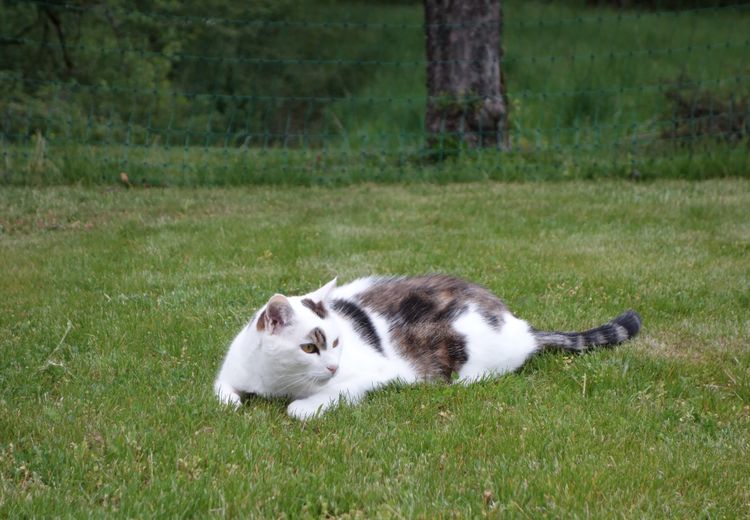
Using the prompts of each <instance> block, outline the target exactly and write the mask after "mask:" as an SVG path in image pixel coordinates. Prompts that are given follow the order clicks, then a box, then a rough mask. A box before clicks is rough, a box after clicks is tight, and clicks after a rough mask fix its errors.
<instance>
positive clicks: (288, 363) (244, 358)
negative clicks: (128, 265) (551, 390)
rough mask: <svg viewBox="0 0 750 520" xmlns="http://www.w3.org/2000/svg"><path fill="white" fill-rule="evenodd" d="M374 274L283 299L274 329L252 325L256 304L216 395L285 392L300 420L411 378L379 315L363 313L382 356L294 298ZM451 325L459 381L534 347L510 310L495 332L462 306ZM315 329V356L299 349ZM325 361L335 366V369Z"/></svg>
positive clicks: (502, 369) (345, 291)
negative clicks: (323, 344)
mask: <svg viewBox="0 0 750 520" xmlns="http://www.w3.org/2000/svg"><path fill="white" fill-rule="evenodd" d="M375 280H376V279H373V278H363V279H360V280H356V281H354V282H352V283H350V284H347V285H345V286H343V287H339V288H336V286H335V284H336V280H335V279H334V280H332V281H331V282H329V283H328V284H326V285H325V286H323V287H321V288H320V289H318V290H317V291H315V292H313V293H310V294H309V295H305V296H303V297H290V298H288V299H287V301H288V302H289V304H290V305H291V308H292V310H293V311H294V318H293V320H291V322H290V323H289V324H287V325H286V326H284V327H283V328H282V329H280V330H279V331H277V332H276V333H270V332H269V330H268V329H266V330H262V331H258V330H257V324H258V320H259V319H261V313H262V311H264V310H265V309H266V308H267V306H268V305H266V306H265V307H263V308H262V309H261V311H259V312H258V314H257V315H256V317H255V318H254V319H253V320H252V322H251V323H249V324H248V325H247V326H246V327H245V328H244V329H242V331H241V332H240V333H239V334H238V336H237V337H236V338H235V339H234V341H233V342H232V344H231V345H230V347H229V351H228V352H227V354H226V357H225V359H224V363H223V365H222V367H221V370H220V371H219V374H218V377H217V378H216V382H215V383H214V392H215V394H216V396H217V398H218V399H219V400H220V401H221V402H222V403H225V404H228V405H233V406H237V405H239V404H240V402H241V394H242V393H254V394H259V395H262V396H266V397H276V396H283V397H290V398H292V399H293V400H292V402H291V403H290V404H289V406H288V408H287V412H288V413H289V415H290V416H292V417H295V418H298V419H308V418H310V417H313V416H315V415H317V414H320V413H322V412H323V411H325V410H326V409H328V408H330V407H332V406H334V405H336V404H337V403H338V402H339V401H340V400H343V401H346V402H348V403H352V404H354V403H357V402H358V401H360V400H361V399H362V397H364V396H365V394H366V393H367V392H369V391H372V390H374V389H376V388H379V387H382V386H384V385H387V384H388V383H390V382H393V381H396V380H399V381H403V382H406V383H413V382H416V381H417V380H418V379H419V377H418V374H417V371H416V370H415V369H414V367H412V366H411V364H410V362H409V361H408V360H407V359H404V358H403V357H401V355H400V354H399V352H398V350H397V349H396V348H395V346H394V345H393V344H392V343H391V340H390V334H389V326H388V324H387V322H386V320H385V319H384V318H383V317H381V316H378V315H376V314H372V313H369V314H368V315H369V316H370V319H371V321H372V323H373V325H374V327H375V329H376V331H377V333H378V335H379V336H380V340H381V346H382V348H383V351H384V354H385V355H383V354H381V353H379V352H377V351H376V350H375V349H374V348H373V347H372V346H371V345H369V344H367V343H365V342H363V341H362V340H361V338H360V337H359V335H358V334H357V333H356V332H355V331H354V330H353V328H352V326H351V325H350V323H349V321H348V320H346V319H344V318H342V317H341V316H339V315H338V314H337V313H335V312H333V311H332V310H331V309H330V306H329V307H328V317H327V318H326V319H324V320H321V319H320V318H319V317H318V316H316V315H315V314H314V313H313V312H312V311H311V310H310V309H308V308H307V307H305V306H304V305H302V303H301V301H302V299H303V298H311V299H313V300H314V301H321V300H323V301H326V300H332V299H336V298H347V299H352V298H353V297H354V296H356V295H357V294H358V293H361V292H362V291H364V290H366V289H367V288H369V287H370V286H371V285H372V284H373V283H374V281H375ZM453 326H454V328H455V330H456V331H457V332H458V333H460V334H462V335H463V336H464V337H465V338H466V352H467V354H468V361H467V362H466V363H465V364H464V365H463V366H462V367H461V369H460V371H459V374H458V375H459V379H460V381H462V382H465V383H470V382H472V381H476V380H478V379H480V378H483V377H488V376H494V375H499V374H503V373H506V372H508V371H512V370H515V369H517V368H519V367H520V366H521V365H522V364H523V363H524V361H526V359H528V357H529V356H530V355H531V354H532V353H533V352H534V351H535V349H536V343H535V340H534V337H533V336H532V334H531V331H530V328H529V325H528V324H527V323H526V322H525V321H523V320H520V319H518V318H516V317H515V316H513V315H512V314H510V313H505V314H504V315H503V324H502V326H501V327H500V328H499V330H497V329H495V328H492V327H491V326H490V325H489V324H488V323H487V322H486V321H485V320H484V319H483V318H482V316H481V315H480V313H479V312H477V310H476V309H474V308H471V307H470V308H469V310H468V311H467V312H465V313H463V314H461V315H460V316H459V318H458V319H456V321H455V322H454V324H453ZM315 327H320V328H321V329H322V330H323V331H324V333H325V335H326V338H327V340H328V348H326V349H325V350H321V352H320V354H307V353H305V352H303V351H302V350H301V348H300V345H301V344H302V343H305V339H304V338H305V337H306V335H307V334H309V332H310V331H311V330H312V329H313V328H315ZM334 339H338V340H339V345H338V347H336V348H333V347H332V342H333V340H334ZM327 367H337V369H336V372H335V375H331V371H330V370H329V369H328V368H327Z"/></svg>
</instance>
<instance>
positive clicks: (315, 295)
mask: <svg viewBox="0 0 750 520" xmlns="http://www.w3.org/2000/svg"><path fill="white" fill-rule="evenodd" d="M337 280H338V277H336V278H334V279H333V280H331V281H330V282H328V283H327V284H325V285H324V286H323V287H321V288H320V289H318V290H317V291H315V292H311V293H310V294H308V295H307V296H308V298H310V299H311V300H312V301H314V302H324V301H325V300H326V298H328V295H329V294H330V293H331V291H333V290H334V289H335V288H336V281H337Z"/></svg>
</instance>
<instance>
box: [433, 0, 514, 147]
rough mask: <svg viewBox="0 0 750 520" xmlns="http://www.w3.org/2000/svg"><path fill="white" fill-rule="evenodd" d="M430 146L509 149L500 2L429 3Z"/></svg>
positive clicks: (443, 0)
mask: <svg viewBox="0 0 750 520" xmlns="http://www.w3.org/2000/svg"><path fill="white" fill-rule="evenodd" d="M424 12H425V33H426V43H427V62H428V63H427V94H428V96H429V99H428V101H427V113H426V115H425V127H426V130H427V132H428V134H429V135H430V137H429V139H428V145H429V146H430V148H431V149H433V150H435V149H436V148H440V149H441V150H443V149H445V148H452V149H456V150H458V149H459V148H460V147H461V146H469V147H472V148H474V147H496V148H500V149H507V148H508V145H509V139H508V101H507V96H506V93H505V82H504V79H503V76H502V74H501V72H500V58H501V57H502V49H501V47H500V28H501V23H502V14H501V9H500V0H424Z"/></svg>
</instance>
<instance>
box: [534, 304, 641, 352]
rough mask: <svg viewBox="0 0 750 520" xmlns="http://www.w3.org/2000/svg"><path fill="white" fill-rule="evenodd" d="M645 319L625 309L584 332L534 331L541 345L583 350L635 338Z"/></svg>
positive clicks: (573, 350) (577, 350)
mask: <svg viewBox="0 0 750 520" xmlns="http://www.w3.org/2000/svg"><path fill="white" fill-rule="evenodd" d="M642 323H643V320H642V319H641V316H640V314H638V313H637V312H635V311H633V310H629V311H625V312H623V313H622V314H620V315H619V316H617V317H616V318H615V319H613V320H611V321H608V322H607V323H605V324H604V325H600V326H599V327H595V328H593V329H589V330H586V331H583V332H545V331H534V337H535V338H536V341H537V345H539V347H540V348H541V347H552V348H560V349H563V350H568V351H571V352H583V351H585V350H588V349H590V348H592V347H610V346H614V345H619V344H620V343H623V342H624V341H627V340H629V339H632V338H634V337H635V336H637V335H638V333H639V332H640V330H641V325H642Z"/></svg>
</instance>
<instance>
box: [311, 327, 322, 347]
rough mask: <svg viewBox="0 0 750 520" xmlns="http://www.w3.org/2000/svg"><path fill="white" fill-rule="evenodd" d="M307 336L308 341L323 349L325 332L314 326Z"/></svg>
mask: <svg viewBox="0 0 750 520" xmlns="http://www.w3.org/2000/svg"><path fill="white" fill-rule="evenodd" d="M307 337H308V338H309V339H310V343H314V344H315V346H316V347H318V350H325V348H326V334H325V332H323V329H321V328H319V327H315V328H314V329H313V330H311V331H310V334H308V335H307Z"/></svg>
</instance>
